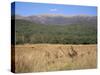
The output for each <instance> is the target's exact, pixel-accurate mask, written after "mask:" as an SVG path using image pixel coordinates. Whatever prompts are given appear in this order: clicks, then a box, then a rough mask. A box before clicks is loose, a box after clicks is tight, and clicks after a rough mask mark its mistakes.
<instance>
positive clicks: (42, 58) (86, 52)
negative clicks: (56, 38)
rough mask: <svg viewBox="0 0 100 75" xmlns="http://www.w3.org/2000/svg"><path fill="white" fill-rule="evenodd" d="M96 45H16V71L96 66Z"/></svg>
mask: <svg viewBox="0 0 100 75" xmlns="http://www.w3.org/2000/svg"><path fill="white" fill-rule="evenodd" d="M96 48H97V47H96V45H61V44H33V45H28V44H27V45H16V47H15V72H16V73H21V72H41V71H43V72H45V71H57V70H72V69H87V68H96V63H97V61H96V50H97V49H96Z"/></svg>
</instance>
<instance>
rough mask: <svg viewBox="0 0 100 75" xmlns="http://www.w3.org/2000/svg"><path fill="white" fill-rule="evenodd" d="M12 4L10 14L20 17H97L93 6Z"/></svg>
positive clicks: (95, 8)
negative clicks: (44, 15)
mask: <svg viewBox="0 0 100 75" xmlns="http://www.w3.org/2000/svg"><path fill="white" fill-rule="evenodd" d="M13 6H14V3H12V9H11V11H12V13H14V10H15V14H16V15H22V16H30V15H38V14H63V15H93V16H96V15H97V7H95V6H79V5H63V4H48V3H31V2H15V8H14V7H13Z"/></svg>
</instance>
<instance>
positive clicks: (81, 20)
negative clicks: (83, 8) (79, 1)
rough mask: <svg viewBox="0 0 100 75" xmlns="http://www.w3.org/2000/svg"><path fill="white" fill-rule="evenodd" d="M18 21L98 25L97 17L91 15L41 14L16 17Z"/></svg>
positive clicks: (46, 23)
mask: <svg viewBox="0 0 100 75" xmlns="http://www.w3.org/2000/svg"><path fill="white" fill-rule="evenodd" d="M15 19H17V20H27V21H30V22H34V23H37V24H45V25H71V24H90V25H96V24H97V16H91V15H72V16H68V15H59V14H40V15H31V16H21V15H15Z"/></svg>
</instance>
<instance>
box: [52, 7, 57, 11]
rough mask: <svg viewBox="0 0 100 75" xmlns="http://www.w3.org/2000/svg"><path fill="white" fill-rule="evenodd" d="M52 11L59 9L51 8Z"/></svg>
mask: <svg viewBox="0 0 100 75" xmlns="http://www.w3.org/2000/svg"><path fill="white" fill-rule="evenodd" d="M50 11H58V10H57V9H56V8H53V9H50Z"/></svg>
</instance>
